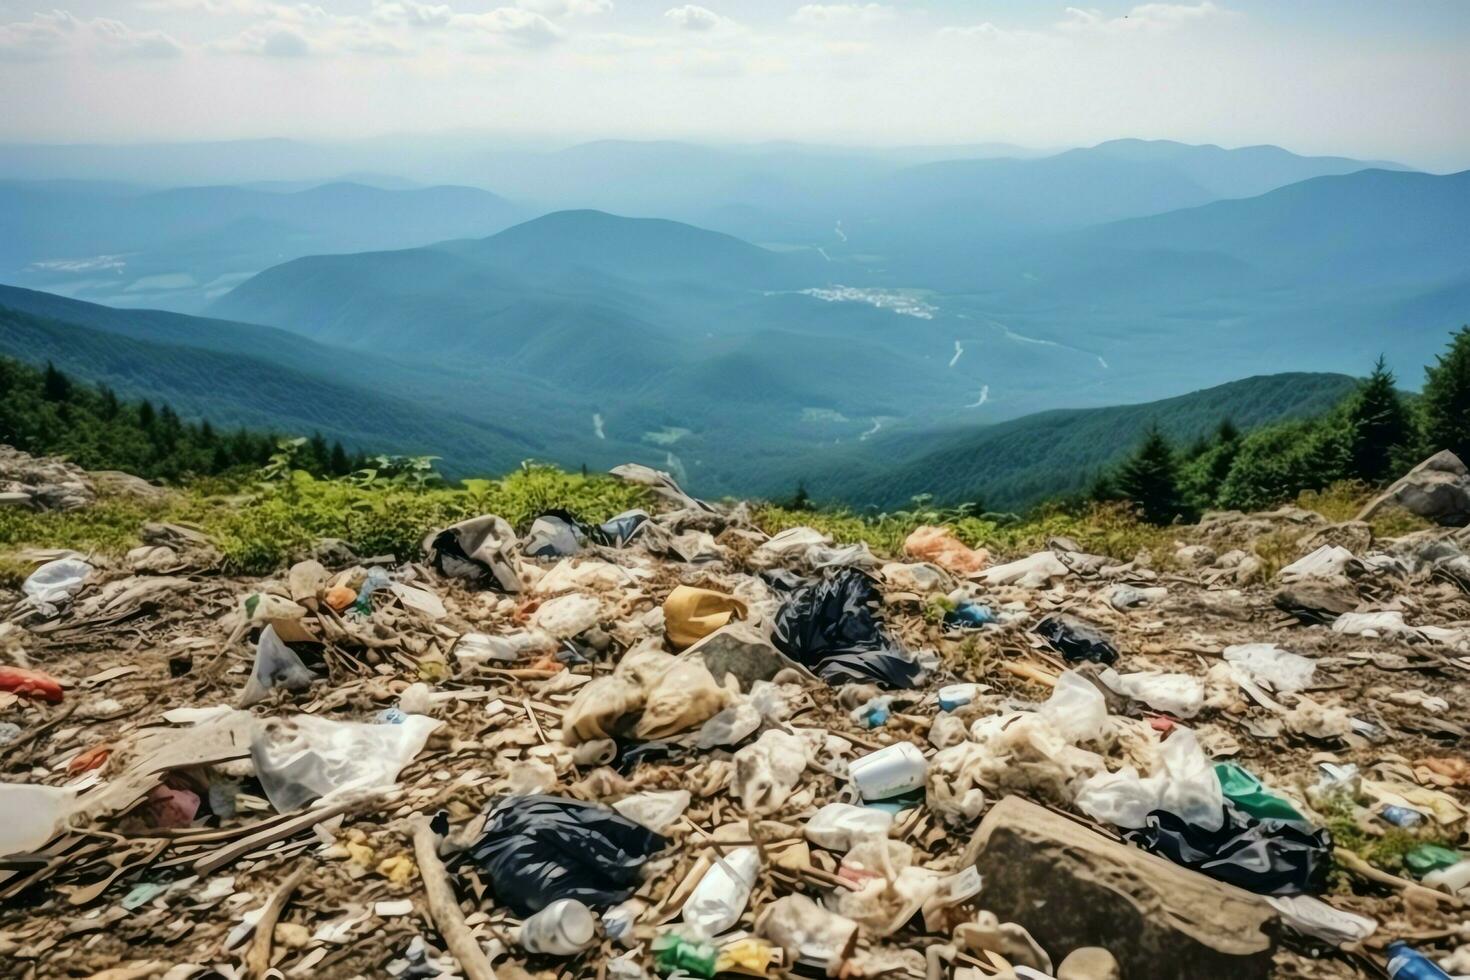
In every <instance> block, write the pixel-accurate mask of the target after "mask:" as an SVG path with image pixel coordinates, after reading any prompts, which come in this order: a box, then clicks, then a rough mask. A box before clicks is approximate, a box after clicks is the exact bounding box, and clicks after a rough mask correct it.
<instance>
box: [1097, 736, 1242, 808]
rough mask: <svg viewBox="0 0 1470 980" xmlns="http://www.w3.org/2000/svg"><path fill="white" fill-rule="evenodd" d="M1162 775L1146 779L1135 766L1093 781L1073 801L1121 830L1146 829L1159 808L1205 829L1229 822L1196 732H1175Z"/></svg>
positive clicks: (1163, 756) (1163, 753)
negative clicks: (1147, 819) (1121, 828)
mask: <svg viewBox="0 0 1470 980" xmlns="http://www.w3.org/2000/svg"><path fill="white" fill-rule="evenodd" d="M1159 759H1160V763H1161V770H1162V771H1160V772H1156V773H1154V774H1152V775H1150V776H1148V777H1147V778H1141V777H1140V776H1139V775H1138V771H1137V770H1136V769H1134V768H1133V767H1132V766H1125V767H1124V768H1122V769H1120V770H1118V771H1117V772H1101V773H1098V774H1096V775H1094V776H1092V777H1090V778H1088V779H1087V780H1086V781H1085V782H1084V783H1083V784H1082V786H1081V788H1080V789H1079V791H1078V793H1077V797H1076V799H1075V800H1074V802H1075V803H1076V806H1077V808H1078V809H1079V810H1081V811H1082V812H1083V813H1085V814H1087V815H1088V816H1089V817H1092V818H1093V819H1095V820H1101V821H1103V822H1104V823H1110V824H1113V825H1114V826H1117V827H1126V828H1130V829H1131V828H1137V827H1142V826H1144V824H1145V822H1146V818H1147V817H1148V815H1149V814H1150V813H1151V812H1153V811H1154V810H1168V811H1169V812H1170V813H1173V814H1176V815H1178V816H1179V817H1180V818H1181V819H1183V820H1186V821H1188V822H1189V823H1192V824H1196V825H1198V826H1200V827H1204V828H1205V829H1206V830H1219V829H1220V827H1221V825H1222V824H1223V823H1224V822H1225V794H1224V792H1222V791H1221V789H1220V780H1219V778H1218V777H1216V775H1215V770H1214V767H1213V766H1211V765H1210V760H1209V758H1208V757H1206V755H1205V753H1204V751H1203V750H1202V749H1201V748H1200V747H1199V741H1198V740H1197V739H1196V738H1195V734H1194V732H1192V731H1190V730H1189V729H1188V728H1175V729H1174V733H1173V734H1172V735H1170V736H1169V737H1168V738H1167V739H1165V740H1164V743H1163V745H1162V746H1160V749H1159Z"/></svg>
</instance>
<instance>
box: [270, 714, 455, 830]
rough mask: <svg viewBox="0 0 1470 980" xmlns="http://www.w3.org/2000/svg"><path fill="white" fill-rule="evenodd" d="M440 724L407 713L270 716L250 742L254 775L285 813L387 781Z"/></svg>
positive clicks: (391, 781)
mask: <svg viewBox="0 0 1470 980" xmlns="http://www.w3.org/2000/svg"><path fill="white" fill-rule="evenodd" d="M440 724H441V723H440V722H439V721H438V720H436V719H434V718H427V717H425V716H423V715H408V716H406V717H405V718H404V719H403V723H402V724H398V725H370V724H364V723H362V722H356V721H330V720H328V719H326V718H318V717H316V716H314V715H296V716H295V717H292V718H272V719H270V720H268V721H266V722H265V723H264V724H263V725H261V726H260V729H259V730H258V731H257V732H256V733H255V737H254V738H252V739H251V742H250V758H251V759H252V760H253V761H254V763H255V775H256V777H257V778H258V779H259V780H260V785H261V788H262V789H264V790H265V795H266V797H267V798H268V799H269V800H270V801H271V805H272V806H274V807H275V808H276V810H277V811H279V812H281V813H289V812H291V811H292V810H296V809H299V808H301V807H303V806H305V805H306V804H308V803H311V802H313V801H321V800H333V799H338V798H340V797H342V796H345V795H348V794H350V793H354V792H359V791H367V790H374V789H380V788H383V787H387V786H391V785H392V784H393V783H394V782H395V781H396V780H397V779H398V772H399V770H401V769H402V768H403V767H404V766H406V765H408V764H409V763H410V762H411V761H413V758H414V757H415V756H417V755H418V754H419V753H420V752H421V751H423V748H424V743H425V742H427V741H428V740H429V735H430V733H431V732H433V731H434V729H436V728H438V727H439V725H440Z"/></svg>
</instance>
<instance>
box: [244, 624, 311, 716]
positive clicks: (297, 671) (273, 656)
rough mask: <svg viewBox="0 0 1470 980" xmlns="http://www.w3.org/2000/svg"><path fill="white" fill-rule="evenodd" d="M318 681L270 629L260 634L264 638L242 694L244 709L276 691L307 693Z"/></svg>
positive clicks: (258, 647)
mask: <svg viewBox="0 0 1470 980" xmlns="http://www.w3.org/2000/svg"><path fill="white" fill-rule="evenodd" d="M315 679H316V675H315V674H313V673H312V672H311V671H310V670H307V669H306V665H305V664H303V663H302V662H301V658H300V657H298V656H296V652H295V651H294V650H292V649H291V648H290V647H288V646H286V644H285V643H283V642H281V638H280V637H278V636H277V635H276V628H275V627H274V626H267V627H266V628H265V629H263V630H261V631H260V639H259V640H258V641H257V642H256V644H255V666H254V668H253V669H252V670H251V671H250V679H249V680H247V681H246V682H245V689H244V690H243V691H241V692H240V707H242V708H248V707H250V706H251V705H252V704H255V703H256V702H258V701H261V700H263V699H264V698H265V696H266V693H267V692H268V691H270V690H271V689H272V688H276V687H284V688H285V689H286V690H288V691H304V690H306V689H307V688H309V687H311V682H312V681H313V680H315Z"/></svg>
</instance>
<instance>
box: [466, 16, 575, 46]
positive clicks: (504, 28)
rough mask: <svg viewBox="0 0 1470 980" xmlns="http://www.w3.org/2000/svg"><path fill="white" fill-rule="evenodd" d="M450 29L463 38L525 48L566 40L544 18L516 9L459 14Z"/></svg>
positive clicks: (560, 31) (559, 31) (558, 30)
mask: <svg viewBox="0 0 1470 980" xmlns="http://www.w3.org/2000/svg"><path fill="white" fill-rule="evenodd" d="M449 26H450V28H451V29H452V30H454V31H455V32H458V33H460V34H461V36H471V37H472V38H474V39H477V40H481V41H490V42H492V43H495V42H505V43H508V44H512V45H514V46H516V47H522V48H544V47H546V46H548V45H551V44H555V43H556V42H557V41H560V40H561V39H562V36H563V34H562V29H561V28H560V27H557V26H556V25H555V24H553V23H552V22H551V21H550V20H549V19H548V18H547V17H545V16H544V15H542V14H538V13H535V12H533V11H530V10H521V9H519V8H517V7H499V8H497V9H495V10H491V11H488V12H486V13H483V14H456V15H455V16H454V17H453V18H452V19H451V20H450V22H449Z"/></svg>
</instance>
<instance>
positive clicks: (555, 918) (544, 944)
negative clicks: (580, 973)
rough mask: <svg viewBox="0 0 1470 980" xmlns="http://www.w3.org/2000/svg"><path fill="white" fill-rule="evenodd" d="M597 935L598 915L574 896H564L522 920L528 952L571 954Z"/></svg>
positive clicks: (521, 933)
mask: <svg viewBox="0 0 1470 980" xmlns="http://www.w3.org/2000/svg"><path fill="white" fill-rule="evenodd" d="M596 938H597V916H595V915H593V914H592V910H591V909H589V908H588V907H587V906H585V905H583V904H582V903H581V902H579V901H577V900H576V899H575V898H563V899H559V900H557V901H555V902H552V903H551V904H550V905H548V906H546V908H544V909H542V910H541V911H540V912H537V913H536V914H535V915H533V916H531V917H530V918H529V919H527V920H526V921H525V922H522V923H521V932H520V944H521V948H522V949H524V950H526V951H527V952H529V953H549V954H551V955H552V956H572V955H575V954H577V953H580V952H581V951H582V950H584V949H586V948H587V947H588V946H591V945H592V943H593V941H594V940H596Z"/></svg>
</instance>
